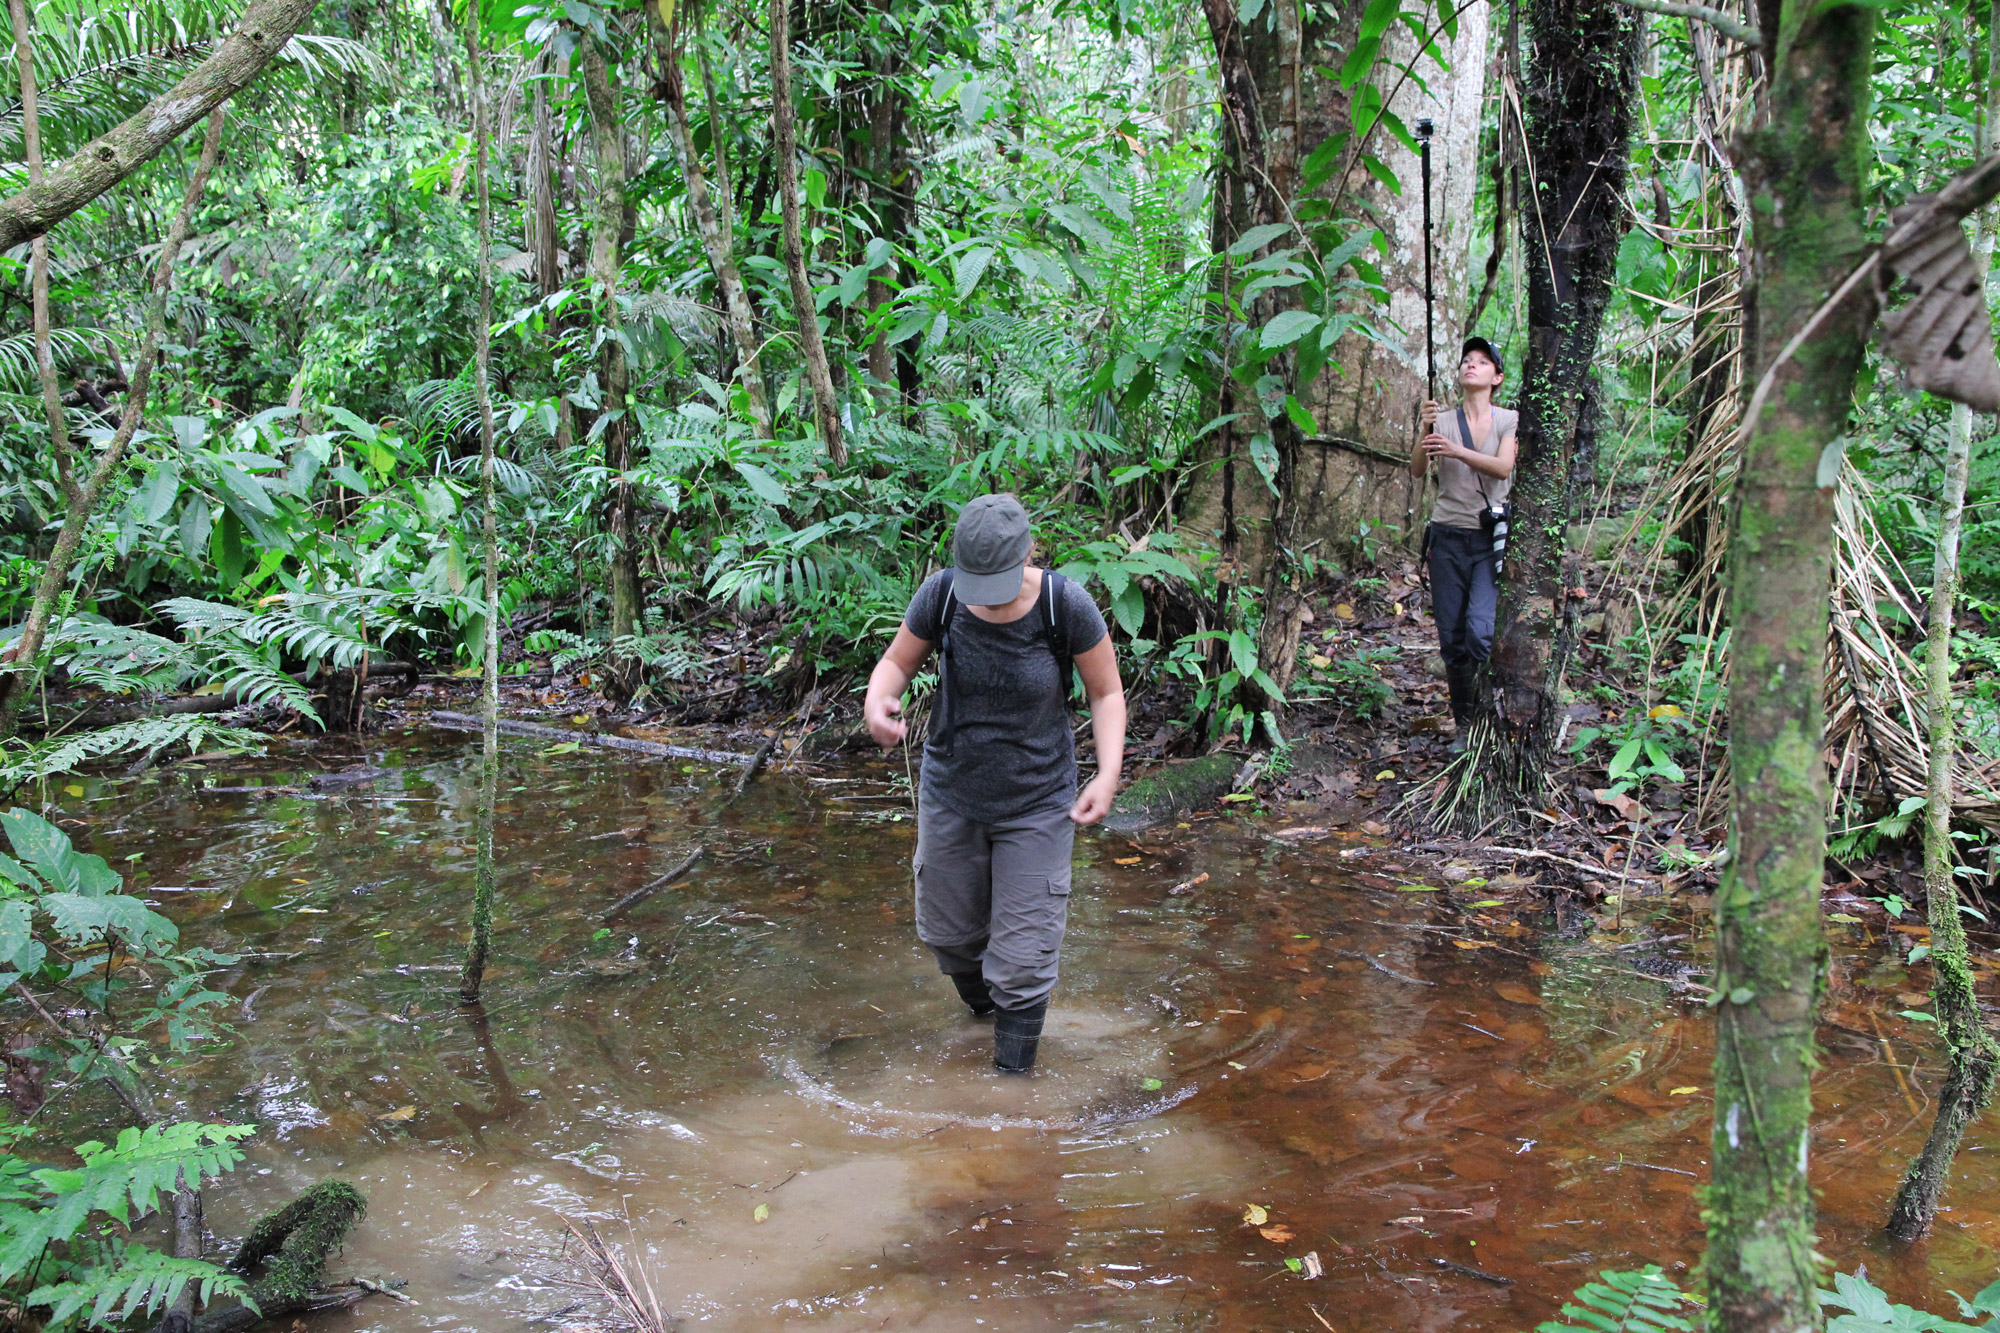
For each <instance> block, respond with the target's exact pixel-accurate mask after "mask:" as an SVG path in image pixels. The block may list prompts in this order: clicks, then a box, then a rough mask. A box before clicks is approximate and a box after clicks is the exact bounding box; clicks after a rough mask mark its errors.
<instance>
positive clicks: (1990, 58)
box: [1889, 0, 2000, 1240]
mask: <svg viewBox="0 0 2000 1333" xmlns="http://www.w3.org/2000/svg"><path fill="white" fill-rule="evenodd" d="M1992 18H1993V20H1995V21H2000V0H1996V3H1995V4H1994V6H1993V12H1992ZM1993 32H1994V29H1993V28H1992V27H1991V26H1989V27H1988V29H1987V33H1988V37H1987V60H1986V90H1985V91H1986V107H1985V113H1986V114H1985V117H1984V119H1983V120H1982V121H1981V123H1980V127H1979V135H1978V138H1977V141H1976V142H1977V147H1976V150H1975V152H1974V156H1975V157H1981V158H1983V157H1985V156H1986V155H1987V154H1989V153H1991V152H1992V151H1993V143H1994V132H1993V129H1994V126H1993V122H1994V120H1995V118H1996V116H2000V42H1996V41H1994V40H1993V38H1992V34H1993ZM1978 218H1979V222H1978V231H1977V235H1976V239H1975V240H1974V242H1973V247H1972V253H1973V255H1974V256H1975V257H1976V258H1977V259H1978V261H1979V267H1980V271H1981V272H1985V271H1987V270H1988V269H1989V268H1990V266H1991V264H1992V262H1993V209H1992V206H1991V205H1988V206H1987V207H1986V208H1982V209H1981V210H1979V214H1978ZM1971 472H1972V409H1971V408H1969V407H1967V406H1966V405H1965V404H1964V403H1955V404H1953V405H1952V409H1951V432H1950V434H1949V435H1948V436H1947V438H1946V443H1945V459H1944V495H1943V496H1942V497H1941V499H1940V502H1939V505H1938V527H1937V547H1936V555H1935V556H1934V559H1933V566H1932V570H1931V608H1930V636H1929V641H1928V642H1927V644H1926V645H1925V653H1926V658H1925V662H1924V667H1925V676H1926V680H1925V696H1926V697H1925V700H1924V707H1925V710H1926V712H1927V714H1928V721H1929V733H1930V734H1929V736H1928V738H1927V739H1928V740H1929V743H1930V774H1929V779H1930V782H1929V787H1930V790H1929V791H1928V792H1927V793H1926V795H1927V796H1928V798H1929V799H1928V800H1927V801H1926V803H1925V807H1924V895H1925V899H1926V910H1927V912H1928V914H1929V918H1930V923H1931V972H1932V975H1933V977H1934V978H1935V983H1934V989H1935V990H1936V998H1937V1019H1938V1035H1939V1036H1940V1037H1941V1038H1942V1039H1943V1041H1944V1045H1945V1049H1946V1051H1947V1052H1948V1065H1947V1068H1946V1072H1945V1080H1944V1087H1943V1088H1942V1089H1941V1090H1940V1091H1939V1092H1938V1107H1937V1118H1936V1119H1935V1120H1934V1121H1932V1122H1931V1132H1930V1136H1929V1137H1928V1138H1927V1139H1926V1140H1925V1142H1924V1148H1923V1151H1922V1152H1921V1153H1919V1154H1918V1155H1917V1160H1916V1161H1914V1162H1912V1163H1911V1164H1910V1170H1909V1174H1908V1175H1906V1176H1904V1177H1903V1184H1902V1188H1900V1189H1898V1190H1897V1191H1896V1199H1895V1202H1894V1203H1893V1204H1891V1205H1890V1208H1889V1234H1890V1235H1892V1236H1895V1237H1897V1238H1898V1239H1900V1240H1915V1239H1916V1238H1917V1237H1919V1236H1921V1235H1923V1234H1924V1233H1925V1232H1926V1231H1929V1230H1930V1229H1931V1223H1932V1222H1933V1221H1934V1220H1935V1219H1936V1217H1937V1205H1938V1199H1939V1198H1940V1197H1941V1196H1942V1195H1943V1193H1944V1187H1945V1182H1946V1180H1947V1179H1948V1178H1949V1176H1950V1174H1951V1162H1952V1158H1953V1157H1955V1156H1956V1155H1957V1154H1958V1145H1959V1141H1960V1140H1961V1139H1963V1138H1964V1137H1965V1129H1966V1126H1967V1125H1968V1124H1970V1123H1971V1122H1972V1119H1973V1117H1975V1116H1977V1115H1978V1114H1979V1112H1980V1111H1981V1110H1983V1109H1984V1108H1985V1106H1986V1103H1987V1101H1988V1100H1989V1099H1990V1098H1991V1097H1992V1095H1993V1079H1994V1074H1995V1072H1996V1070H2000V1044H1996V1043H1995V1042H1994V1039H1993V1034H1992V1033H1991V1032H1989V1031H1988V1030H1987V1028H1986V1022H1985V1019H1984V1018H1983V1017H1982V1016H1981V1014H1980V1012H1979V1001H1978V999H1977V997H1976V996H1975V995H1974V993H1973V988H1972V962H1971V957H1970V954H1969V951H1968V950H1967V948H1966V941H1965V922H1964V920H1963V919H1962V917H1961V916H1960V914H1959V901H1958V880H1957V877H1956V875H1955V874H1954V871H1955V869H1956V867H1957V864H1958V856H1957V854H1956V853H1955V852H1954V851H1953V850H1952V845H1951V800H1952V786H1953V772H1952V770H1953V767H1954V765H1955V764H1956V763H1957V761H1958V734H1957V727H1956V725H1955V723H1956V719H1955V718H1954V716H1953V713H1952V709H1953V703H1952V697H1951V637H1952V636H1951V629H1952V615H1953V612H1954V609H1955V607H1956V605H1957V601H1958V583H1959V571H1958V546H1959V537H1960V533H1961V532H1962V531H1963V529H1964V526H1965V488H1966V482H1967V481H1968V479H1969V478H1970V476H1971Z"/></svg>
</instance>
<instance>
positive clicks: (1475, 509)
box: [1431, 407, 1521, 529]
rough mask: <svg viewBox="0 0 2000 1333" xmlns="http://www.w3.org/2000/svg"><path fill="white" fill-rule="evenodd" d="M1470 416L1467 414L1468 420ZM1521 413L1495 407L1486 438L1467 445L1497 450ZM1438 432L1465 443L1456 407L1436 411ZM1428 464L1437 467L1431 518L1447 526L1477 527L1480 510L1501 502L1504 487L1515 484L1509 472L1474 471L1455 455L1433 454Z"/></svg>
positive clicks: (1489, 451) (1511, 431)
mask: <svg viewBox="0 0 2000 1333" xmlns="http://www.w3.org/2000/svg"><path fill="white" fill-rule="evenodd" d="M1469 420H1470V416H1469V414H1468V421H1469ZM1520 420H1521V414H1520V413H1519V412H1516V411H1514V410H1513V409H1512V408H1506V407H1495V408H1494V409H1493V425H1492V427H1491V428H1490V429H1489V430H1488V432H1487V436H1486V438H1485V439H1483V440H1481V441H1480V442H1479V443H1478V444H1476V445H1469V446H1468V447H1470V448H1473V449H1476V450H1477V451H1478V452H1480V453H1482V454H1497V453H1499V452H1500V441H1502V440H1504V439H1506V438H1507V437H1508V436H1509V435H1512V434H1513V433H1514V427H1515V425H1516V424H1517V423H1518V422H1519V421H1520ZM1437 433H1438V434H1440V435H1442V436H1444V437H1445V438H1446V439H1447V440H1450V441H1451V442H1452V443H1453V444H1466V443H1467V442H1466V440H1465V439H1463V438H1462V437H1461V436H1460V435H1459V431H1458V411H1457V409H1455V408H1448V409H1446V410H1445V411H1444V412H1441V413H1439V415H1438V423H1437ZM1431 466H1432V467H1434V468H1436V469H1437V474H1438V498H1437V503H1436V504H1435V505H1432V506H1431V522H1433V523H1436V524H1438V525H1439V526H1440V527H1446V528H1474V529H1476V528H1478V527H1479V513H1480V511H1481V510H1483V509H1485V508H1487V507H1488V506H1489V505H1497V504H1504V503H1506V500H1507V491H1508V488H1510V487H1511V486H1512V485H1513V484H1514V479H1513V477H1511V476H1507V477H1489V476H1487V475H1486V474H1485V473H1484V472H1475V471H1473V470H1472V467H1471V465H1470V464H1467V463H1461V462H1459V461H1458V460H1457V459H1456V458H1434V459H1432V460H1431Z"/></svg>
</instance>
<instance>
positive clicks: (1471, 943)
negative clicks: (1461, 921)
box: [1452, 940, 1498, 949]
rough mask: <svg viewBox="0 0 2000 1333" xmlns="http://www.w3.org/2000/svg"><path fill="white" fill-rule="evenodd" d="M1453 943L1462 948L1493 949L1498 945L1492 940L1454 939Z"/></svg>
mask: <svg viewBox="0 0 2000 1333" xmlns="http://www.w3.org/2000/svg"><path fill="white" fill-rule="evenodd" d="M1452 943H1453V944H1455V945H1457V946H1458V947H1459V948H1461V949H1492V948H1497V947H1498V946H1497V945H1495V944H1494V943H1493V941H1492V940H1453V941H1452Z"/></svg>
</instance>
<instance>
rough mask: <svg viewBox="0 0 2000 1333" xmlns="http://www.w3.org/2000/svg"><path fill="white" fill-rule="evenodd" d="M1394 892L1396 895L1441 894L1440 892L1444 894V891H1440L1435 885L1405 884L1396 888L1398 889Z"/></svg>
mask: <svg viewBox="0 0 2000 1333" xmlns="http://www.w3.org/2000/svg"><path fill="white" fill-rule="evenodd" d="M1396 892H1398V893H1442V892H1444V890H1443V889H1440V888H1439V887H1438V886H1437V885H1435V884H1405V885H1403V886H1402V887H1400V888H1398V889H1397V890H1396Z"/></svg>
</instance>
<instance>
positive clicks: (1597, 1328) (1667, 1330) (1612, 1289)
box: [1535, 1264, 1695, 1333]
mask: <svg viewBox="0 0 2000 1333" xmlns="http://www.w3.org/2000/svg"><path fill="white" fill-rule="evenodd" d="M1598 1276H1599V1277H1601V1278H1603V1279H1604V1280H1603V1281H1602V1282H1586V1283H1585V1284H1584V1285H1583V1286H1581V1287H1578V1288H1577V1289H1576V1293H1575V1295H1574V1297H1573V1298H1572V1299H1573V1300H1574V1302H1575V1304H1565V1305H1564V1306H1563V1308H1562V1314H1563V1318H1564V1319H1574V1320H1577V1321H1579V1322H1578V1323H1575V1324H1569V1323H1558V1322H1557V1321H1555V1320H1552V1319H1551V1320H1545V1321H1543V1322H1542V1323H1540V1324H1538V1325H1536V1326H1535V1333H1694V1328H1695V1326H1694V1325H1693V1324H1692V1323H1690V1322H1689V1321H1687V1320H1685V1319H1683V1318H1681V1317H1680V1316H1679V1315H1678V1314H1676V1313H1675V1311H1677V1310H1679V1309H1680V1308H1681V1307H1682V1306H1684V1305H1686V1304H1687V1303H1688V1297H1687V1296H1685V1295H1683V1294H1682V1293H1681V1290H1680V1288H1679V1287H1677V1286H1675V1285H1674V1282H1673V1279H1671V1278H1669V1277H1668V1276H1667V1275H1666V1274H1664V1273H1662V1272H1661V1271H1660V1268H1659V1266H1658V1265H1657V1264H1648V1265H1647V1266H1646V1267H1644V1268H1641V1269H1638V1270H1637V1271H1634V1272H1615V1271H1613V1270H1611V1269H1606V1270H1605V1271H1604V1272H1602V1273H1599V1274H1598Z"/></svg>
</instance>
